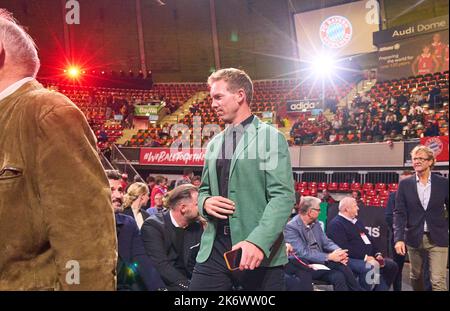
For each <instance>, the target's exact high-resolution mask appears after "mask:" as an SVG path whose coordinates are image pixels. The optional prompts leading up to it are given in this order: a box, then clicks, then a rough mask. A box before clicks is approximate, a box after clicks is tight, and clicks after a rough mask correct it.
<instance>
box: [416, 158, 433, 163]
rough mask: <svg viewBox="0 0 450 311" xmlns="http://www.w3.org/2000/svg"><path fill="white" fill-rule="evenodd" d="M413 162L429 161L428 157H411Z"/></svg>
mask: <svg viewBox="0 0 450 311" xmlns="http://www.w3.org/2000/svg"><path fill="white" fill-rule="evenodd" d="M412 160H413V161H415V162H423V161H429V160H430V159H429V158H413V159H412Z"/></svg>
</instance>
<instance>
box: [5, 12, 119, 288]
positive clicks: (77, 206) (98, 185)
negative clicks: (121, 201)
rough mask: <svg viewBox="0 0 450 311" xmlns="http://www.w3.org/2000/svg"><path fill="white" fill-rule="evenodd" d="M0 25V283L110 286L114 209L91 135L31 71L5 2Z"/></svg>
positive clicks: (33, 62)
mask: <svg viewBox="0 0 450 311" xmlns="http://www.w3.org/2000/svg"><path fill="white" fill-rule="evenodd" d="M0 29H1V31H0V133H1V134H0V136H1V139H0V213H1V217H0V230H1V234H0V245H1V247H2V254H1V256H0V275H1V277H0V290H61V289H62V290H114V289H115V268H116V263H117V257H116V235H115V227H114V213H113V210H112V207H111V198H110V193H109V190H108V188H109V187H108V181H107V179H106V176H105V173H104V171H103V168H102V166H101V164H100V160H99V157H98V154H97V152H96V146H95V142H96V139H95V137H94V135H93V133H92V131H91V129H90V128H89V125H88V124H87V122H86V119H85V117H84V116H83V114H82V113H81V112H80V110H79V109H78V108H77V107H76V106H75V105H74V104H73V103H72V102H71V101H70V100H69V99H68V98H67V97H65V96H63V95H61V94H60V93H58V92H52V91H49V90H46V89H45V88H44V87H43V86H42V85H41V84H40V83H38V82H37V81H36V80H35V77H36V74H37V72H38V70H39V66H40V61H39V58H38V54H37V50H36V46H35V44H34V42H33V39H32V38H31V37H30V36H29V35H28V34H27V33H26V32H25V30H24V29H23V28H22V27H21V26H19V25H18V24H17V22H16V21H15V19H14V18H13V17H12V14H10V13H9V12H8V11H6V10H5V9H0ZM93 216H95V217H93ZM74 261H76V262H77V263H78V264H79V265H77V267H78V270H76V266H75V265H74V264H73V262H74ZM74 271H78V274H77V273H76V272H74ZM77 275H78V276H79V279H78V280H80V282H77V281H76V280H77V277H76V276H77ZM69 279H70V281H73V282H68V280H69Z"/></svg>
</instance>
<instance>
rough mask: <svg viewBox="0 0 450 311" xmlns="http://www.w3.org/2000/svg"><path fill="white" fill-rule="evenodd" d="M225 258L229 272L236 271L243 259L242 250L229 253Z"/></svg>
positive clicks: (226, 253)
mask: <svg viewBox="0 0 450 311" xmlns="http://www.w3.org/2000/svg"><path fill="white" fill-rule="evenodd" d="M223 257H224V258H225V263H226V264H227V267H228V270H230V271H234V270H237V269H239V265H240V264H241V257H242V248H237V249H235V250H233V251H228V252H225V253H224V254H223Z"/></svg>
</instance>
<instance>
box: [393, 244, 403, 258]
mask: <svg viewBox="0 0 450 311" xmlns="http://www.w3.org/2000/svg"><path fill="white" fill-rule="evenodd" d="M394 248H395V251H396V252H397V254H399V255H402V256H405V255H406V245H405V242H403V241H398V242H397V243H395V247H394Z"/></svg>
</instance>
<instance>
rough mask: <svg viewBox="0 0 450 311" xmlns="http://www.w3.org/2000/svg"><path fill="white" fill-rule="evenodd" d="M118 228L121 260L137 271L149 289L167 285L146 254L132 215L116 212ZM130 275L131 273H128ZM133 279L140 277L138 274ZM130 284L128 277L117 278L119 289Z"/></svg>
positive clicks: (129, 268) (130, 269)
mask: <svg viewBox="0 0 450 311" xmlns="http://www.w3.org/2000/svg"><path fill="white" fill-rule="evenodd" d="M115 216H116V230H117V242H118V243H117V244H118V253H119V261H121V262H122V264H123V265H124V266H125V267H127V268H128V271H136V272H138V275H139V276H140V278H141V280H142V282H143V283H144V285H145V288H141V289H147V290H156V289H158V288H162V287H165V286H164V283H163V282H162V280H161V277H160V276H159V274H158V272H157V271H156V269H155V267H154V266H153V264H152V262H151V261H150V258H148V256H147V255H146V254H145V249H144V244H143V243H142V239H141V237H140V234H139V229H138V228H137V225H136V222H135V221H134V219H133V218H131V217H130V216H127V215H124V214H119V213H116V214H115ZM127 274H128V275H129V273H127ZM131 279H135V280H136V279H138V276H137V275H136V276H135V277H132V278H131ZM129 286H130V284H129V282H127V280H126V279H124V278H122V277H121V273H119V274H118V278H117V289H119V290H120V289H127V288H128V287H129Z"/></svg>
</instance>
